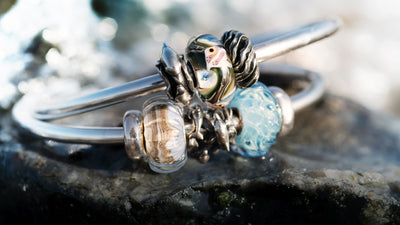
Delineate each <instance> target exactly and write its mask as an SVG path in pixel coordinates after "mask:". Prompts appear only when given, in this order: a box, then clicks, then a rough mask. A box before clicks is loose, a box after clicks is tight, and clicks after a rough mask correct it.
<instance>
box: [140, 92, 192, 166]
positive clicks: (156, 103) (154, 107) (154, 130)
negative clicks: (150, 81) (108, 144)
mask: <svg viewBox="0 0 400 225" xmlns="http://www.w3.org/2000/svg"><path fill="white" fill-rule="evenodd" d="M143 114H144V118H143V127H144V139H145V151H146V154H147V155H148V157H149V165H150V168H151V169H152V170H153V171H155V172H158V173H170V172H174V171H176V170H178V169H179V168H181V167H182V166H183V165H184V164H185V162H186V159H187V152H186V136H185V129H184V121H183V116H182V108H181V107H180V106H179V105H178V104H176V103H174V102H173V101H171V100H169V99H165V98H161V99H160V97H158V98H153V99H150V100H148V101H147V102H145V107H144V110H143Z"/></svg>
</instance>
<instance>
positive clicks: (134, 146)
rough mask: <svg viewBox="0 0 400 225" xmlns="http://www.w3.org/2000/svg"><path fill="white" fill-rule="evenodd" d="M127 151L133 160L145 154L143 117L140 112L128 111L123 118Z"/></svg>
mask: <svg viewBox="0 0 400 225" xmlns="http://www.w3.org/2000/svg"><path fill="white" fill-rule="evenodd" d="M123 126H124V143H125V151H126V154H127V155H128V157H129V158H130V159H132V160H137V159H140V158H141V157H142V156H143V155H144V154H145V152H144V138H143V116H142V113H141V112H140V111H137V110H130V111H127V112H126V113H125V115H124V118H123Z"/></svg>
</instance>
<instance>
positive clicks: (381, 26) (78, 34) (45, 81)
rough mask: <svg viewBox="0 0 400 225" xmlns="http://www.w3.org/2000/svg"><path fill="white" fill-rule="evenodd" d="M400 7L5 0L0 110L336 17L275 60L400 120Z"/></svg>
mask: <svg viewBox="0 0 400 225" xmlns="http://www.w3.org/2000/svg"><path fill="white" fill-rule="evenodd" d="M399 6H400V2H399V1H397V0H386V1H374V0H355V1H351V2H349V1H345V0H328V1H317V0H307V1H295V0H286V1H278V0H274V1H262V0H247V1H241V0H221V1H211V0H203V1H194V0H171V1H156V0H142V1H139V0H57V1H54V0H1V1H0V111H1V110H2V111H4V110H6V111H8V110H9V109H10V108H11V107H12V105H13V104H14V103H15V101H16V100H17V99H18V98H19V97H20V96H21V95H22V94H26V93H37V94H40V95H47V96H51V95H53V94H56V93H59V92H63V93H65V92H67V93H75V94H76V93H80V92H81V91H92V90H95V89H98V88H104V87H109V86H113V85H118V84H121V83H124V82H126V81H128V80H133V79H135V78H138V77H142V76H145V75H148V74H150V73H153V72H154V71H155V67H154V64H155V62H156V60H157V59H158V58H159V56H160V52H161V46H162V43H163V42H166V43H167V44H168V45H170V46H171V47H172V48H174V49H175V50H176V51H177V52H179V53H183V52H184V48H185V46H186V43H187V41H188V39H189V38H190V37H191V36H194V35H198V34H202V33H210V34H214V35H215V36H217V37H220V36H221V35H222V33H223V32H224V31H227V30H230V29H237V30H240V31H242V32H243V33H245V34H248V35H249V36H253V35H256V34H261V33H265V32H267V31H275V30H279V29H286V28H290V27H292V26H297V25H301V24H304V23H309V22H312V21H315V20H320V19H324V18H327V17H331V16H338V17H340V18H342V20H343V22H344V24H343V26H342V28H341V30H340V31H339V32H338V33H336V34H335V35H334V36H333V37H331V38H329V39H326V40H322V41H321V42H318V43H315V44H312V45H311V46H307V47H305V48H302V49H299V50H296V51H294V52H291V53H289V54H286V55H285V56H281V57H278V58H275V59H273V60H271V61H272V62H285V63H289V64H293V65H297V66H300V67H304V68H306V69H309V70H314V71H317V72H320V73H321V74H322V75H323V76H324V78H325V79H326V81H327V88H328V90H329V92H331V93H334V94H337V95H341V96H345V97H348V98H351V99H353V100H356V101H358V102H361V103H362V104H363V105H365V106H367V107H368V108H371V109H373V110H379V111H384V112H386V113H389V114H392V115H394V116H397V117H398V118H400V101H399V100H400V88H399V87H400V76H399V75H400V66H399V63H400V28H399V25H398V21H400V13H399V9H400V7H399Z"/></svg>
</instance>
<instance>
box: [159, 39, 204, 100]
mask: <svg viewBox="0 0 400 225" xmlns="http://www.w3.org/2000/svg"><path fill="white" fill-rule="evenodd" d="M156 67H157V69H158V72H159V73H160V75H161V77H162V78H163V79H164V81H165V83H166V85H167V90H166V92H167V95H168V97H169V98H170V99H172V100H174V101H175V102H178V103H182V104H183V105H188V104H189V103H190V101H191V100H192V96H193V93H194V92H195V90H196V89H195V83H194V80H193V76H194V75H193V72H192V70H191V69H190V68H188V64H187V63H186V62H185V60H184V58H183V55H178V54H176V53H175V51H174V50H172V48H170V47H169V46H167V45H166V44H164V46H163V49H162V53H161V58H160V60H159V61H158V62H157V64H156Z"/></svg>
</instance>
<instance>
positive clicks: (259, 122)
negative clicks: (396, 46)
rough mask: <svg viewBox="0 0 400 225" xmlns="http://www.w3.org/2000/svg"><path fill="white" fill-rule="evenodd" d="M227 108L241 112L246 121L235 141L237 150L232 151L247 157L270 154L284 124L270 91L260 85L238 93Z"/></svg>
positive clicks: (240, 90) (237, 91) (237, 90)
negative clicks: (270, 149) (234, 108)
mask: <svg viewBox="0 0 400 225" xmlns="http://www.w3.org/2000/svg"><path fill="white" fill-rule="evenodd" d="M228 107H236V108H238V109H239V111H240V113H241V115H242V121H243V129H242V132H241V133H240V135H238V136H237V137H236V139H235V141H236V148H235V147H234V148H232V150H233V151H234V152H237V153H239V154H241V155H243V156H246V157H256V156H262V155H265V154H266V153H268V151H269V148H270V147H271V145H273V144H275V142H276V135H277V134H278V132H279V131H280V130H281V124H282V119H281V117H280V115H279V112H278V108H277V102H276V100H275V97H274V96H273V94H272V93H271V92H270V91H269V89H268V88H267V87H266V86H265V85H264V84H262V83H261V82H257V83H256V84H254V85H253V86H252V87H249V88H246V89H236V92H235V95H234V97H233V99H232V101H231V102H230V103H229V105H228Z"/></svg>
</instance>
